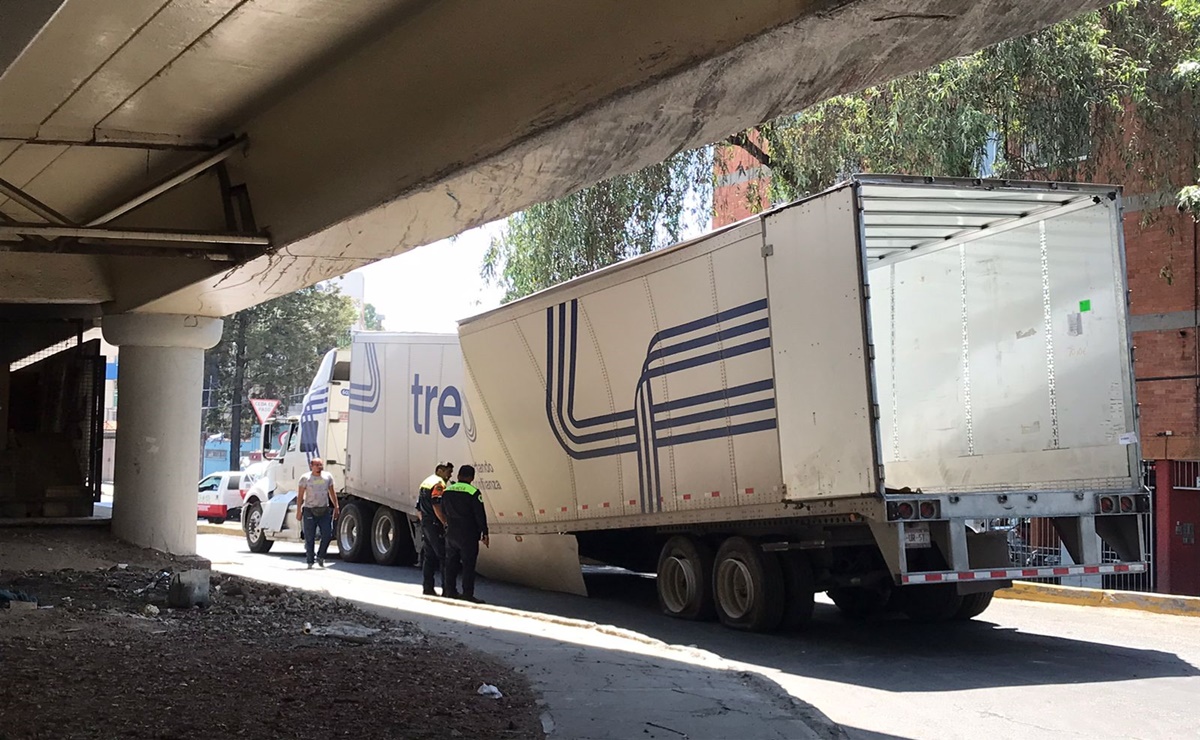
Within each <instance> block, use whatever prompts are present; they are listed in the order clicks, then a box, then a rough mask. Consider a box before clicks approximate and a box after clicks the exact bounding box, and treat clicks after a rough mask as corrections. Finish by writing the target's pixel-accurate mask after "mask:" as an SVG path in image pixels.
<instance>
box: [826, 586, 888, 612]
mask: <svg viewBox="0 0 1200 740" xmlns="http://www.w3.org/2000/svg"><path fill="white" fill-rule="evenodd" d="M890 596H891V594H890V592H889V589H886V588H863V587H862V586H846V587H843V588H831V589H829V598H830V599H832V600H833V604H834V606H836V607H837V608H838V611H840V612H841V613H842V616H844V617H846V618H847V619H869V618H870V617H874V616H878V615H880V614H883V612H884V610H885V609H886V608H887V605H888V599H889V598H890Z"/></svg>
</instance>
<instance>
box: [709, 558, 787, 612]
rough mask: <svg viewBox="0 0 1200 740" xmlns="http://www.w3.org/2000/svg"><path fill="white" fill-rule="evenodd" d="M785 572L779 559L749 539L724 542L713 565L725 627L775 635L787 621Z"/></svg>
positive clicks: (715, 586)
mask: <svg viewBox="0 0 1200 740" xmlns="http://www.w3.org/2000/svg"><path fill="white" fill-rule="evenodd" d="M784 589H785V587H784V583H783V569H782V568H781V567H780V565H779V558H778V557H776V556H775V555H774V554H773V553H767V552H763V550H762V548H761V547H759V545H758V543H757V542H755V541H753V540H751V539H748V538H746V537H730V538H729V539H727V540H725V541H724V542H722V543H721V547H720V549H719V550H717V557H716V560H715V561H714V565H713V596H714V599H715V602H716V607H717V617H718V618H719V619H720V620H721V624H724V625H725V626H726V627H729V628H731V629H736V630H745V631H747V632H771V631H773V630H775V629H778V628H779V623H780V622H781V621H783V612H784V605H785V597H784Z"/></svg>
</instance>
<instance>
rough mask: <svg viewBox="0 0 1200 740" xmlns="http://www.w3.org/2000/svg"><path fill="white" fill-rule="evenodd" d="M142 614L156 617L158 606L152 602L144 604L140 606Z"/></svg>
mask: <svg viewBox="0 0 1200 740" xmlns="http://www.w3.org/2000/svg"><path fill="white" fill-rule="evenodd" d="M142 614H143V615H145V616H147V617H157V616H158V607H157V606H155V605H154V604H146V605H145V606H144V607H142Z"/></svg>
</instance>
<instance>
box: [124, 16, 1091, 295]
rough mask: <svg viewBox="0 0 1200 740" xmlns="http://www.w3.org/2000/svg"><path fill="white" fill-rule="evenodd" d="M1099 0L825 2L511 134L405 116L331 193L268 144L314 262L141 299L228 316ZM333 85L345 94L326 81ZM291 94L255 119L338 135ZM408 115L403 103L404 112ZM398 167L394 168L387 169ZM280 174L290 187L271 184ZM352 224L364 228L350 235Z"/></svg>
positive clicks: (280, 206) (296, 240) (256, 270)
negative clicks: (406, 126) (436, 157)
mask: <svg viewBox="0 0 1200 740" xmlns="http://www.w3.org/2000/svg"><path fill="white" fill-rule="evenodd" d="M1101 4H1103V2H1102V0H1073V2H1071V3H1036V2H1012V1H1011V0H976V1H971V2H968V1H967V0H907V1H906V2H881V1H879V0H856V1H855V2H814V3H811V4H810V6H809V7H808V10H807V11H806V12H805V13H802V14H799V15H796V16H795V17H793V18H792V19H791V20H789V21H787V22H785V23H783V24H782V25H778V26H775V27H773V28H770V29H769V30H765V31H763V32H761V33H758V34H756V35H751V36H750V37H748V39H746V40H744V41H742V42H741V43H740V44H738V45H736V46H734V47H733V48H731V49H728V50H727V51H724V52H723V53H719V54H714V55H712V56H710V57H708V58H706V59H695V60H693V61H692V62H691V63H689V64H686V65H682V66H674V67H671V68H670V69H669V70H665V71H661V72H659V73H656V74H655V75H653V76H651V77H650V78H648V79H644V80H641V81H639V82H638V83H637V84H633V85H629V86H626V87H623V88H620V89H617V90H615V91H613V92H611V93H610V94H607V95H606V96H603V97H600V98H599V99H594V100H590V101H588V102H582V101H583V100H585V99H586V98H587V93H588V91H589V90H591V88H589V87H587V86H581V87H579V88H577V89H573V90H571V91H570V97H571V99H572V100H574V101H576V102H578V103H581V104H580V105H579V107H578V108H576V109H574V110H570V111H567V112H564V110H565V108H564V106H563V105H560V103H562V102H563V101H554V100H552V102H553V103H554V105H553V106H552V107H553V110H554V111H555V114H554V115H550V114H549V113H547V114H545V115H543V116H541V117H539V115H538V111H539V110H543V109H544V105H543V104H542V103H540V102H539V103H538V104H537V107H534V108H532V109H531V110H529V111H527V115H525V116H523V117H521V118H520V121H519V124H520V125H519V127H518V128H519V130H513V131H511V132H509V133H510V134H511V138H508V139H491V140H489V139H488V138H487V137H488V136H493V135H494V134H495V131H492V130H490V129H489V126H491V125H493V120H492V119H496V121H499V119H500V118H502V116H500V115H499V113H501V112H504V111H501V110H496V111H495V113H496V114H497V115H495V116H484V117H482V118H476V119H473V120H474V122H475V124H476V125H475V127H474V128H472V129H471V130H470V131H469V132H468V133H469V134H470V140H468V139H467V138H466V136H465V135H464V137H460V138H459V139H457V140H453V141H445V140H443V139H442V138H440V137H441V136H442V134H443V133H444V132H440V131H439V132H436V133H437V134H438V136H432V133H434V132H429V133H430V135H429V136H425V137H421V136H413V137H411V138H410V137H404V136H396V132H394V131H393V132H392V134H393V136H396V140H395V141H387V142H384V141H377V142H374V144H376V145H378V148H377V149H371V148H369V147H367V148H363V146H360V147H359V148H358V149H357V150H355V151H354V152H348V153H347V156H349V155H350V154H351V153H352V154H353V156H354V157H356V158H357V159H355V160H354V161H356V162H358V163H359V164H361V165H362V167H363V168H369V170H370V171H368V169H363V170H362V172H361V174H360V173H358V172H356V177H355V180H354V182H353V188H352V190H353V192H334V191H333V188H334V185H336V181H333V180H331V181H330V182H332V183H334V185H330V184H325V183H323V184H322V187H324V189H325V191H327V192H325V195H326V196H327V198H326V201H324V202H322V201H319V200H317V196H318V195H319V194H320V193H321V192H322V191H321V189H320V188H316V187H314V189H312V191H311V192H306V191H298V190H297V189H296V183H295V182H288V183H283V182H281V181H282V180H284V179H289V180H296V179H297V178H300V180H303V176H302V175H301V174H300V173H302V172H307V171H308V168H312V167H317V166H318V163H317V162H316V161H314V162H312V163H308V162H305V161H302V160H301V161H297V159H298V158H297V157H296V156H295V152H296V151H297V150H303V149H304V147H303V146H299V145H296V146H283V145H282V144H280V143H276V144H275V145H274V146H273V147H265V146H263V147H260V148H257V149H256V150H255V152H256V154H254V155H252V156H251V157H250V158H249V159H247V160H246V161H245V162H244V163H239V167H243V168H244V169H246V179H247V182H248V183H249V185H250V187H251V190H252V191H253V192H255V193H256V199H257V201H256V212H257V211H259V210H260V206H261V211H262V213H263V216H262V218H261V219H260V220H261V221H262V222H263V223H268V224H271V225H272V233H273V234H274V235H276V237H277V238H278V239H280V240H281V241H282V242H285V243H288V244H290V245H291V246H290V249H289V251H290V253H291V254H293V255H297V259H302V260H306V261H310V262H312V263H314V266H313V269H312V270H300V271H291V270H284V272H285V273H286V274H285V275H283V276H282V277H280V276H275V277H273V278H268V277H267V276H266V274H265V273H266V272H269V271H270V270H271V267H270V265H269V264H268V263H265V260H266V259H267V258H265V257H263V258H259V259H257V260H254V261H251V262H249V263H247V264H246V265H244V266H242V267H239V268H237V269H238V270H239V271H242V272H245V273H248V274H255V275H261V276H262V277H260V278H259V279H257V280H255V281H252V282H251V283H250V284H246V285H237V284H233V283H229V282H226V283H225V284H223V285H218V284H217V282H218V281H217V280H215V279H213V280H205V281H201V282H198V283H195V284H193V285H191V286H189V287H187V288H184V289H182V290H180V291H177V292H175V293H173V294H171V295H168V296H166V297H163V298H161V299H158V300H156V301H152V302H150V303H148V304H147V305H146V306H144V307H143V309H142V310H150V311H172V310H175V309H174V307H175V306H177V305H178V304H180V303H183V304H185V305H188V306H192V305H194V301H195V299H196V298H199V299H200V300H201V301H202V303H203V305H204V306H205V312H206V313H208V314H210V315H224V314H227V313H230V312H233V311H236V310H239V309H241V308H244V307H246V306H248V305H253V304H254V303H257V302H260V301H262V300H264V299H267V298H270V297H274V296H275V295H280V294H282V293H286V292H290V291H292V290H296V289H298V288H301V287H304V286H305V285H306V284H308V283H309V282H311V281H315V280H320V279H324V278H328V277H333V276H335V275H337V274H340V272H339V268H338V266H337V263H334V262H324V261H321V260H318V259H316V258H317V257H320V256H322V255H329V254H336V253H339V252H340V253H342V254H343V255H344V256H345V257H347V258H355V259H360V260H363V261H365V262H369V261H373V260H377V259H382V258H385V257H389V256H392V255H394V254H397V253H400V252H402V251H405V250H407V249H411V248H413V247H416V246H420V245H423V244H429V243H431V242H434V241H437V240H439V239H442V238H445V237H448V236H452V235H454V234H457V233H460V232H461V231H463V230H465V229H468V228H471V227H474V226H478V225H481V224H484V223H487V222H490V221H493V220H495V219H498V218H503V217H504V216H507V215H508V214H510V213H512V212H514V211H517V210H520V209H522V208H525V207H527V206H529V205H531V204H534V203H538V202H543V201H546V200H549V199H552V198H555V197H559V196H561V195H564V194H566V193H568V192H571V191H573V190H576V189H578V188H580V187H584V186H586V185H589V184H591V183H594V182H596V181H598V180H601V179H603V178H606V177H612V176H614V175H617V174H621V173H626V172H630V171H634V170H636V169H638V168H640V167H644V166H646V165H649V164H652V163H654V162H659V161H662V160H663V159H665V158H666V157H668V156H670V154H671V153H673V152H676V151H679V150H680V149H681V148H686V147H695V146H702V145H705V144H708V143H710V142H713V141H718V140H720V139H722V138H723V137H725V136H727V135H728V134H730V133H732V132H735V131H738V130H742V129H745V128H746V127H748V126H751V125H754V124H757V123H759V122H761V121H763V120H768V119H770V118H773V117H775V116H778V115H780V114H783V113H788V112H793V111H796V110H799V109H801V108H803V107H805V106H807V105H810V104H812V103H815V102H817V101H820V100H823V99H825V98H828V97H829V96H831V95H835V94H838V93H841V92H846V91H850V90H856V89H860V88H862V87H863V86H865V85H868V84H872V83H877V82H881V81H883V80H886V79H889V78H892V77H895V76H898V75H901V74H904V73H906V72H910V71H914V70H917V69H921V68H923V67H926V66H928V65H930V64H932V63H934V62H936V61H938V60H941V59H945V58H947V57H950V56H954V55H956V54H961V53H965V52H968V51H971V50H973V49H976V48H979V47H981V46H984V45H986V44H990V43H994V42H996V41H999V40H1001V39H1002V38H1005V37H1006V36H1008V35H1011V34H1013V33H1016V32H1019V31H1029V30H1032V29H1034V28H1036V27H1039V26H1041V25H1044V24H1046V23H1049V22H1052V21H1054V20H1057V19H1060V18H1061V17H1063V16H1065V15H1069V14H1070V13H1072V12H1079V11H1083V10H1086V9H1089V8H1093V7H1097V6H1099V5H1101ZM643 61H644V60H643ZM561 62H562V63H563V64H567V63H568V62H569V60H566V59H563V60H561ZM615 63H616V62H615V61H614V64H615ZM331 74H332V72H331ZM530 84H533V83H532V82H530ZM323 89H324V88H323ZM325 94H327V95H333V94H334V93H332V92H329V91H328V90H326V93H325ZM338 94H340V93H338ZM363 94H364V95H365V94H366V93H363ZM564 94H566V93H564ZM593 94H597V95H598V94H599V92H598V91H593ZM345 95H347V96H351V95H352V93H351V92H346V93H345ZM529 96H533V97H535V98H536V95H534V91H533V88H516V89H514V90H513V91H512V94H511V95H510V96H509V98H508V99H507V100H506V103H505V104H506V106H515V107H520V106H521V105H523V104H529V105H531V106H532V105H533V104H534V102H535V101H529V100H525V98H526V97H529ZM351 102H352V103H353V104H356V105H357V104H359V103H362V104H363V105H368V104H369V105H371V106H375V107H372V108H370V109H369V110H371V111H372V112H377V114H378V115H380V116H387V115H394V114H395V113H396V112H395V111H382V110H379V109H378V107H377V102H378V101H376V100H374V99H372V100H371V101H370V102H369V103H367V102H365V101H360V100H358V99H357V98H353V99H352V101H351ZM347 104H349V103H347ZM293 109H294V110H299V103H298V102H297V103H295V104H293V105H291V107H290V108H287V109H286V110H285V109H281V110H280V111H272V112H270V113H268V114H266V115H265V116H264V117H263V120H261V121H256V122H254V123H253V124H252V125H250V126H249V128H248V130H249V131H250V134H251V136H252V138H253V137H255V136H257V137H259V138H262V137H266V136H280V137H282V140H283V141H288V142H290V143H294V142H291V140H290V139H289V138H288V137H290V136H293V135H294V136H303V137H310V138H311V137H317V136H318V134H321V135H328V132H327V131H321V132H317V131H313V130H306V131H303V132H301V131H292V130H290V129H287V130H285V128H284V127H285V126H288V125H292V123H293V122H292V121H291V120H290V119H287V118H286V116H285V112H287V111H293ZM505 111H507V112H508V113H511V110H509V109H508V108H505ZM404 122H405V119H403V118H401V119H399V120H398V121H397V125H398V126H400V125H402V123H404ZM362 125H363V126H366V125H367V124H366V123H364V124H362ZM495 125H500V124H499V123H496V124H495ZM374 126H375V128H377V127H378V123H376V124H374ZM275 127H280V130H276V128H275ZM368 128H370V127H368ZM371 130H372V131H373V130H374V129H373V128H372V129H371ZM412 141H421V142H423V144H424V143H428V144H429V146H430V147H433V146H434V145H435V143H436V144H437V145H438V146H442V147H447V150H446V151H445V152H444V154H445V155H446V156H445V158H444V159H442V160H440V161H439V162H437V163H436V166H432V160H430V161H431V166H430V167H428V168H426V169H421V168H420V167H417V166H416V165H413V164H412V162H411V160H412V158H413V146H412V144H411V142H412ZM360 144H362V142H360ZM397 147H398V148H397ZM426 149H427V147H425V146H422V147H421V152H422V156H424V157H425V158H426V159H428V158H429V157H428V156H426V155H429V156H432V155H431V154H430V153H429V152H428V151H426ZM264 151H265V152H266V153H263V152H264ZM260 156H261V157H264V158H265V159H263V158H260ZM270 157H275V158H276V159H275V160H272V159H270ZM389 166H390V167H391V169H390V170H389V174H388V176H387V177H386V178H385V177H382V176H381V175H380V174H379V173H377V172H375V170H376V169H379V168H384V167H389ZM321 174H329V173H321ZM335 174H338V175H339V176H342V177H346V175H344V174H342V173H335ZM289 175H290V177H289ZM372 183H374V184H372ZM276 187H278V188H280V189H281V190H280V193H273V192H272V191H273V190H274V189H276ZM283 193H292V194H294V196H295V197H290V198H289V197H283V195H282V194H283ZM338 204H341V205H338ZM338 208H341V211H338ZM322 218H326V219H328V220H326V221H324V222H322V221H321V219H322ZM331 222H332V224H333V225H330V223H331ZM347 228H348V230H349V231H350V233H351V234H352V237H351V242H352V243H351V245H350V248H349V249H347V248H346V233H347ZM398 233H399V234H402V236H400V237H399V238H397V234H398Z"/></svg>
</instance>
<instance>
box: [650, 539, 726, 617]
mask: <svg viewBox="0 0 1200 740" xmlns="http://www.w3.org/2000/svg"><path fill="white" fill-rule="evenodd" d="M712 569H713V552H712V548H711V547H709V546H708V545H707V544H706V543H705V542H704V541H703V540H700V539H697V538H695V537H688V536H686V535H676V536H674V537H672V538H671V539H669V540H667V542H666V544H665V545H663V548H662V551H661V552H660V553H659V555H658V579H657V583H656V585H657V590H658V606H659V608H660V609H662V612H663V614H666V615H667V616H669V617H675V618H677V619H691V620H697V621H708V620H712V619H713V618H714V617H716V611H715V610H714V608H713V595H712V572H713V570H712Z"/></svg>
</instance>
